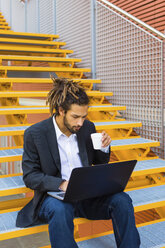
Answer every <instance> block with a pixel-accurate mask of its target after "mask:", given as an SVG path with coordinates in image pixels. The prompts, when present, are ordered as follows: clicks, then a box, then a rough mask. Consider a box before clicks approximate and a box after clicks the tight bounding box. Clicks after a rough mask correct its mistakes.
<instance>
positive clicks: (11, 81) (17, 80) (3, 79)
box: [0, 77, 101, 84]
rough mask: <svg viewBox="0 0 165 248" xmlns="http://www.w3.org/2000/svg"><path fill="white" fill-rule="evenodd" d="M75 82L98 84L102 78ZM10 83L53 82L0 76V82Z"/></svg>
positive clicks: (45, 79) (49, 79) (43, 79)
mask: <svg viewBox="0 0 165 248" xmlns="http://www.w3.org/2000/svg"><path fill="white" fill-rule="evenodd" d="M72 80H73V81H74V82H80V83H82V84H89V83H91V84H98V83H101V80H100V79H74V78H73V79H72ZM6 83H7V84H8V83H22V84H23V83H32V84H45V83H48V84H49V83H50V84H52V83H53V81H52V79H51V78H2V77H1V78H0V84H6Z"/></svg>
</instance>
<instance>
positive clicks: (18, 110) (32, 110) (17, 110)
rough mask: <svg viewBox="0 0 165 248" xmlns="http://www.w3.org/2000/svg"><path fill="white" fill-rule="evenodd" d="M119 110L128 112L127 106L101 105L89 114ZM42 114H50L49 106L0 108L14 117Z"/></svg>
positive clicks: (94, 107) (0, 110)
mask: <svg viewBox="0 0 165 248" xmlns="http://www.w3.org/2000/svg"><path fill="white" fill-rule="evenodd" d="M117 110H126V107H125V106H112V105H110V104H109V105H107V104H101V105H90V106H89V109H88V112H93V111H95V112H96V111H106V112H114V111H117ZM37 113H38V114H41V113H49V107H48V106H41V107H40V106H37V107H36V106H23V107H21V106H9V107H0V115H13V114H37Z"/></svg>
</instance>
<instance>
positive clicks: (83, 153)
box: [77, 130, 89, 166]
mask: <svg viewBox="0 0 165 248" xmlns="http://www.w3.org/2000/svg"><path fill="white" fill-rule="evenodd" d="M77 141H78V147H79V154H80V159H81V162H82V165H83V166H88V165H89V161H88V155H87V150H86V146H85V140H84V135H83V132H81V130H80V131H79V132H78V133H77Z"/></svg>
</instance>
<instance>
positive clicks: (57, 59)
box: [0, 55, 81, 63]
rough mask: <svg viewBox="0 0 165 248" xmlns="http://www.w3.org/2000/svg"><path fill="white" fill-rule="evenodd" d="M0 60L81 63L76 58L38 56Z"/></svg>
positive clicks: (6, 56) (6, 57) (1, 57)
mask: <svg viewBox="0 0 165 248" xmlns="http://www.w3.org/2000/svg"><path fill="white" fill-rule="evenodd" d="M0 60H2V61H3V60H6V61H40V62H60V63H68V62H74V63H75V62H81V59H76V58H62V57H39V56H14V55H0Z"/></svg>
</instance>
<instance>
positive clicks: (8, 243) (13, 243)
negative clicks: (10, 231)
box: [0, 232, 50, 248]
mask: <svg viewBox="0 0 165 248" xmlns="http://www.w3.org/2000/svg"><path fill="white" fill-rule="evenodd" d="M49 244H50V242H49V237H48V234H47V232H42V233H37V234H33V235H28V236H24V237H20V238H14V239H8V240H5V241H0V248H39V247H42V246H45V245H49Z"/></svg>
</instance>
